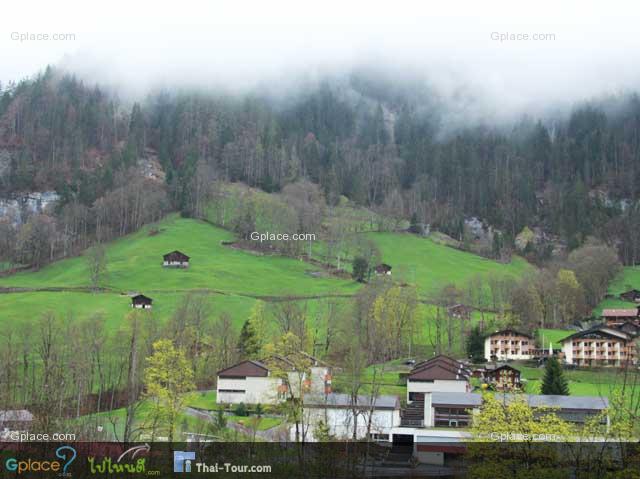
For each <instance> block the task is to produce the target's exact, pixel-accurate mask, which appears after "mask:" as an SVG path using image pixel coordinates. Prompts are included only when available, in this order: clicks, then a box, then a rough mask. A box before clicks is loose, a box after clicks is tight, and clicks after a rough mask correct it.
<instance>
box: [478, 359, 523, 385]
mask: <svg viewBox="0 0 640 479" xmlns="http://www.w3.org/2000/svg"><path fill="white" fill-rule="evenodd" d="M483 380H484V382H485V383H487V384H489V385H490V386H492V387H493V389H495V390H496V391H512V390H515V389H520V386H521V383H520V371H518V370H517V369H516V368H514V367H512V366H509V365H508V364H495V365H486V366H485V368H484V371H483Z"/></svg>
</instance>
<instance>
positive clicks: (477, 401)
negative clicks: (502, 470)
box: [431, 392, 609, 411]
mask: <svg viewBox="0 0 640 479" xmlns="http://www.w3.org/2000/svg"><path fill="white" fill-rule="evenodd" d="M517 397H522V398H524V399H525V400H526V401H527V404H529V406H531V407H557V408H560V409H565V410H584V411H601V410H602V409H605V408H607V407H608V406H609V400H608V399H607V398H603V397H598V396H554V395H546V396H545V395H541V394H523V395H520V394H518V395H513V394H496V395H495V398H496V399H498V400H500V401H501V400H503V399H504V400H506V402H510V401H513V400H514V399H515V398H517ZM431 404H433V405H434V406H435V405H438V404H449V405H452V406H480V405H481V404H482V395H481V394H476V393H457V392H433V393H431Z"/></svg>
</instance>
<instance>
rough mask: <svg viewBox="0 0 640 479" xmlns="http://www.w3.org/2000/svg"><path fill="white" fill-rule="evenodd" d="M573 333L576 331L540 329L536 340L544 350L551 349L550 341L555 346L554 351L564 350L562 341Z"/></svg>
mask: <svg viewBox="0 0 640 479" xmlns="http://www.w3.org/2000/svg"><path fill="white" fill-rule="evenodd" d="M573 333H575V331H573V330H567V329H538V331H537V333H536V339H537V341H538V344H539V345H540V346H542V347H543V348H544V349H549V341H551V343H552V344H553V346H552V347H553V349H560V348H562V344H560V340H562V339H564V338H566V337H567V336H569V335H571V334H573Z"/></svg>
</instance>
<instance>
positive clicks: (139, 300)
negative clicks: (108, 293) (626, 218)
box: [131, 294, 153, 309]
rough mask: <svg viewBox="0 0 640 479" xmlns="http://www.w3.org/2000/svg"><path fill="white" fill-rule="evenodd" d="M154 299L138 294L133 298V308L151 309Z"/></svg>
mask: <svg viewBox="0 0 640 479" xmlns="http://www.w3.org/2000/svg"><path fill="white" fill-rule="evenodd" d="M151 303H153V299H151V298H150V297H148V296H145V295H144V294H137V295H135V296H133V297H132V298H131V307H132V308H136V309H151Z"/></svg>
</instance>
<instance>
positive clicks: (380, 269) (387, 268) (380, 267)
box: [373, 263, 391, 275]
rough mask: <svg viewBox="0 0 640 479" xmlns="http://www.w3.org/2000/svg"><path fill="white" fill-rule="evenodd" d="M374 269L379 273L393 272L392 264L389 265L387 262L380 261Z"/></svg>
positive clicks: (388, 273) (387, 273)
mask: <svg viewBox="0 0 640 479" xmlns="http://www.w3.org/2000/svg"><path fill="white" fill-rule="evenodd" d="M373 270H374V272H375V273H376V274H377V275H390V274H391V266H389V265H388V264H386V263H380V264H379V265H377V266H376V267H375V268H374V269H373Z"/></svg>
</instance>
